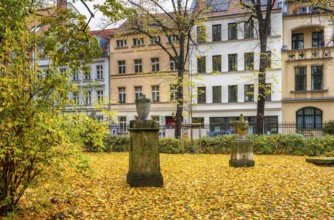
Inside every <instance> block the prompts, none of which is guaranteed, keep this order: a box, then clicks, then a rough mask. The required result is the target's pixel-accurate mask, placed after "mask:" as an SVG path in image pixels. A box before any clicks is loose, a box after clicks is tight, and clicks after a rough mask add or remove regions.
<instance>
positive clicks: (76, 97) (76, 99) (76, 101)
mask: <svg viewBox="0 0 334 220" xmlns="http://www.w3.org/2000/svg"><path fill="white" fill-rule="evenodd" d="M73 102H74V105H79V93H78V92H73Z"/></svg>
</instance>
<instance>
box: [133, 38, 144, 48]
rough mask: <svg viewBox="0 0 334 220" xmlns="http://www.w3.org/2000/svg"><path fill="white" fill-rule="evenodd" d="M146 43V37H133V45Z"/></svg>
mask: <svg viewBox="0 0 334 220" xmlns="http://www.w3.org/2000/svg"><path fill="white" fill-rule="evenodd" d="M142 45H144V38H133V46H142Z"/></svg>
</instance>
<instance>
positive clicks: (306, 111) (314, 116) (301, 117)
mask: <svg viewBox="0 0 334 220" xmlns="http://www.w3.org/2000/svg"><path fill="white" fill-rule="evenodd" d="M296 118H297V128H298V129H321V128H322V111H321V110H319V109H317V108H302V109H300V110H298V111H297V114H296Z"/></svg>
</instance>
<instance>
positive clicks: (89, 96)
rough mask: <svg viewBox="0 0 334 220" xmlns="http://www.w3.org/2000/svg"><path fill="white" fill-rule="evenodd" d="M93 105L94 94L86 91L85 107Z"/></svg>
mask: <svg viewBox="0 0 334 220" xmlns="http://www.w3.org/2000/svg"><path fill="white" fill-rule="evenodd" d="M91 104H92V92H91V91H86V92H85V105H91Z"/></svg>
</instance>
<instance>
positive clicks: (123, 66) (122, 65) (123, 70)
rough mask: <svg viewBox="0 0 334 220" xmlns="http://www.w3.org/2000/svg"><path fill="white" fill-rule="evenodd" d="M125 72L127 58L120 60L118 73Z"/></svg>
mask: <svg viewBox="0 0 334 220" xmlns="http://www.w3.org/2000/svg"><path fill="white" fill-rule="evenodd" d="M124 73H125V60H119V61H118V74H124Z"/></svg>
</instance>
